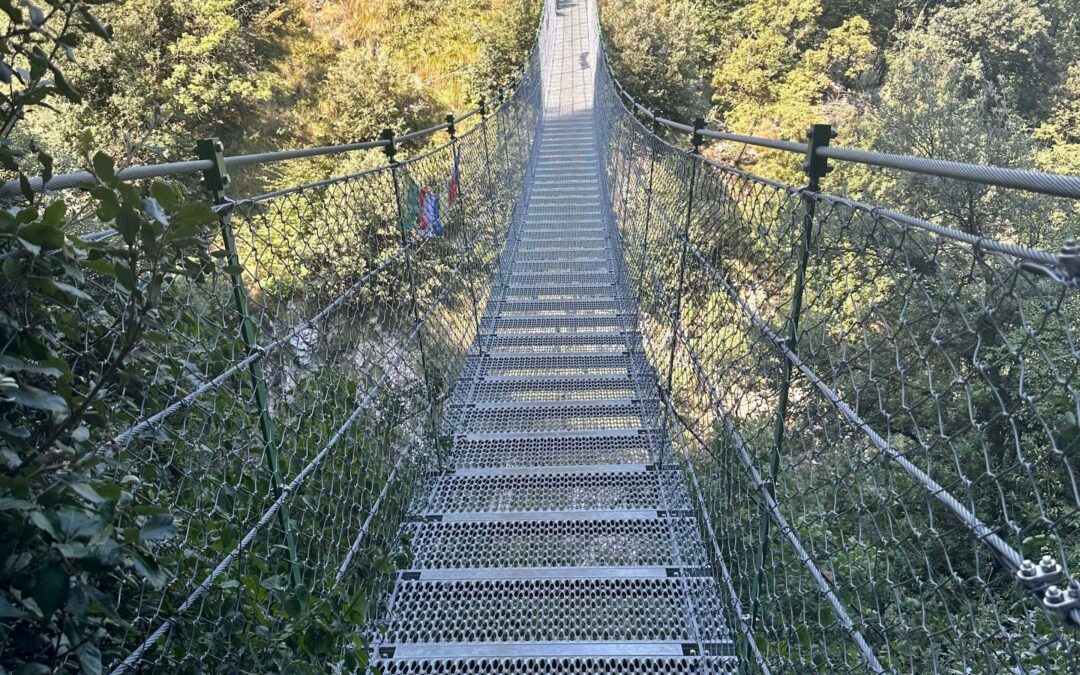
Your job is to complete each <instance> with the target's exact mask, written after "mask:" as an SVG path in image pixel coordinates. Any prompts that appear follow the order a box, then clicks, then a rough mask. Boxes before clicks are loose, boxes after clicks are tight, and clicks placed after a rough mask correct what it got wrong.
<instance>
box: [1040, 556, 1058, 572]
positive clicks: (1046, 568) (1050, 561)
mask: <svg viewBox="0 0 1080 675" xmlns="http://www.w3.org/2000/svg"><path fill="white" fill-rule="evenodd" d="M1039 568H1040V569H1042V572H1043V574H1050V573H1051V572H1053V571H1055V570H1056V569H1057V561H1056V560H1054V558H1053V557H1052V556H1048V555H1044V556H1043V557H1042V560H1040V561H1039Z"/></svg>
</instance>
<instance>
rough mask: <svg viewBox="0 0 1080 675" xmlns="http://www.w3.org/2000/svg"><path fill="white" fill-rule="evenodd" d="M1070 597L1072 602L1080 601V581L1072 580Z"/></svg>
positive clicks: (1069, 591)
mask: <svg viewBox="0 0 1080 675" xmlns="http://www.w3.org/2000/svg"><path fill="white" fill-rule="evenodd" d="M1068 595H1069V599H1070V600H1078V599H1080V580H1077V579H1070V580H1069V590H1068Z"/></svg>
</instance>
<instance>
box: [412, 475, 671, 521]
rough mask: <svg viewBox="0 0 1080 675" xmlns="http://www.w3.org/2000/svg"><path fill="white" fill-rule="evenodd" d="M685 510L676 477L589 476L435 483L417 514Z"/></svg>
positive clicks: (482, 478)
mask: <svg viewBox="0 0 1080 675" xmlns="http://www.w3.org/2000/svg"><path fill="white" fill-rule="evenodd" d="M688 507H689V501H688V497H687V495H686V490H685V487H684V485H683V483H682V479H681V477H680V476H679V475H678V473H677V472H675V471H671V470H664V471H637V472H624V471H620V472H614V471H611V472H606V473H601V472H589V473H545V474H525V475H491V476H457V475H448V476H443V477H441V478H439V479H438V480H437V481H436V482H435V484H434V485H433V486H432V488H431V490H430V492H429V493H428V495H427V496H426V498H425V499H423V500H422V501H421V504H420V506H419V508H418V509H417V511H418V512H419V513H420V514H422V515H425V516H443V517H444V519H452V520H453V519H456V520H461V519H462V518H447V516H450V515H454V514H457V515H459V516H460V515H461V514H481V513H515V512H529V511H537V512H545V513H555V512H577V511H609V512H618V511H664V510H667V509H669V508H681V509H685V508H688Z"/></svg>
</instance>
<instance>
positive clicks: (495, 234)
mask: <svg viewBox="0 0 1080 675" xmlns="http://www.w3.org/2000/svg"><path fill="white" fill-rule="evenodd" d="M479 108H480V139H481V140H482V141H483V146H484V171H485V173H487V187H488V189H487V192H488V203H487V209H488V213H490V214H491V236H492V240H493V241H494V243H495V247H494V250H496V251H498V250H500V249H501V248H502V247H501V246H500V245H499V243H500V242H499V217H498V214H497V213H496V211H495V204H496V201H497V200H496V199H495V196H496V194H498V189H497V188H496V187H495V178H494V177H493V176H492V175H491V145H490V144H489V142H488V109H487V99H486V98H484V97H483V96H481V97H480V102H479Z"/></svg>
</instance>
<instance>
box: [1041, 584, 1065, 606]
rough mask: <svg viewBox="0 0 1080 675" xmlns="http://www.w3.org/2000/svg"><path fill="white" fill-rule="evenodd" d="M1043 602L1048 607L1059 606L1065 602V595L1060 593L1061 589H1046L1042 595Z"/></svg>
mask: <svg viewBox="0 0 1080 675" xmlns="http://www.w3.org/2000/svg"><path fill="white" fill-rule="evenodd" d="M1043 602H1045V603H1046V604H1048V605H1060V604H1061V603H1063V602H1065V594H1064V593H1062V592H1061V589H1060V588H1058V587H1057V586H1051V587H1050V588H1047V589H1046V593H1045V594H1044V595H1043Z"/></svg>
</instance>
